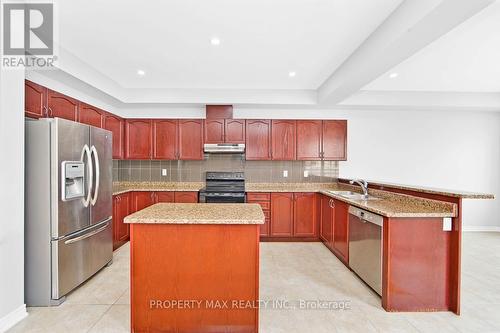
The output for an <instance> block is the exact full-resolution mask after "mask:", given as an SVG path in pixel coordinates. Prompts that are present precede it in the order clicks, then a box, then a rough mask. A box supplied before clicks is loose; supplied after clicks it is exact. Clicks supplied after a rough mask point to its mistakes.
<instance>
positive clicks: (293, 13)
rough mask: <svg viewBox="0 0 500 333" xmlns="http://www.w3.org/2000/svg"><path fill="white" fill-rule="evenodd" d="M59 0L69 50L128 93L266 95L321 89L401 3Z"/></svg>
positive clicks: (361, 0)
mask: <svg viewBox="0 0 500 333" xmlns="http://www.w3.org/2000/svg"><path fill="white" fill-rule="evenodd" d="M56 2H57V4H58V17H59V18H60V22H59V31H60V33H59V34H60V45H61V46H62V48H64V49H65V50H66V51H68V52H69V53H71V54H73V55H74V56H76V57H77V58H79V60H81V61H82V62H83V63H86V64H87V65H88V66H90V67H92V68H93V69H94V70H96V71H98V72H100V73H101V74H103V75H104V76H106V77H108V78H109V79H111V80H112V81H114V82H115V83H116V84H117V85H119V86H120V87H123V88H148V89H149V88H155V89H159V88H170V89H172V88H174V89H264V90H265V89H317V88H318V87H319V86H320V85H321V84H322V83H323V82H324V80H325V79H326V78H327V77H328V76H329V75H331V74H332V73H333V72H334V71H335V69H337V68H338V67H339V66H340V65H341V64H342V62H343V61H344V60H345V59H346V58H348V57H349V56H350V54H351V53H352V52H353V51H354V50H355V49H356V48H357V47H358V46H359V45H360V44H361V43H362V42H363V41H364V40H365V39H366V38H367V37H368V36H369V35H370V33H371V32H372V31H373V30H374V29H375V28H376V27H377V26H378V25H379V24H381V23H382V22H383V21H384V20H385V19H386V18H387V17H388V16H389V15H390V13H391V12H392V11H393V10H394V9H395V8H396V7H397V6H398V5H399V4H400V3H401V2H402V0H377V1H373V0H272V1H271V0H244V1H243V0H241V1H235V0H212V1H206V0H171V1H136V0H135V1H132V0H120V1H119V0H108V1H102V0H101V1H99V0H72V1H67V0H65V1H63V0H59V1H56ZM213 36H216V37H218V38H220V40H221V44H220V45H219V46H217V47H214V46H212V45H211V44H210V39H211V38H212V37H213ZM63 55H64V54H63ZM61 61H64V59H63V58H61ZM138 69H142V70H144V71H145V72H146V75H145V76H144V77H139V76H138V75H137V74H136V72H137V70H138ZM290 71H295V72H296V73H297V75H296V76H295V77H293V78H290V77H289V76H288V73H289V72H290Z"/></svg>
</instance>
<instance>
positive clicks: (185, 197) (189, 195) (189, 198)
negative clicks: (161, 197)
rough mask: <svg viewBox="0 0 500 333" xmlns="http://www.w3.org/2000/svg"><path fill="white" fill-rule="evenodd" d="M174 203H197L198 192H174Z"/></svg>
mask: <svg viewBox="0 0 500 333" xmlns="http://www.w3.org/2000/svg"><path fill="white" fill-rule="evenodd" d="M175 202H176V203H197V202H198V192H175Z"/></svg>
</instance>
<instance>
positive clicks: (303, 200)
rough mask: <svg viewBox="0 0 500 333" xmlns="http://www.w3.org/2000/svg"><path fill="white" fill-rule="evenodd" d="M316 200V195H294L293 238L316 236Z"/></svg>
mask: <svg viewBox="0 0 500 333" xmlns="http://www.w3.org/2000/svg"><path fill="white" fill-rule="evenodd" d="M316 198H317V196H316V193H294V201H295V203H294V216H293V235H294V236H297V237H316V236H317V235H318V233H317V230H318V224H317V208H318V204H317V201H316Z"/></svg>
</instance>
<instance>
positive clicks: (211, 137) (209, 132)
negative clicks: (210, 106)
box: [205, 119, 225, 143]
mask: <svg viewBox="0 0 500 333" xmlns="http://www.w3.org/2000/svg"><path fill="white" fill-rule="evenodd" d="M224 137H225V135H224V119H207V120H205V143H224Z"/></svg>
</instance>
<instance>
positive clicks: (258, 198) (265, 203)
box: [247, 192, 271, 237]
mask: <svg viewBox="0 0 500 333" xmlns="http://www.w3.org/2000/svg"><path fill="white" fill-rule="evenodd" d="M247 203H256V204H259V205H260V207H261V208H262V212H263V213H264V216H265V218H266V220H265V222H264V224H261V225H260V236H261V237H267V236H269V233H270V228H269V227H270V223H271V194H270V193H260V192H250V193H247Z"/></svg>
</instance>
